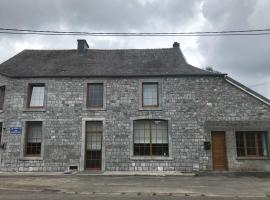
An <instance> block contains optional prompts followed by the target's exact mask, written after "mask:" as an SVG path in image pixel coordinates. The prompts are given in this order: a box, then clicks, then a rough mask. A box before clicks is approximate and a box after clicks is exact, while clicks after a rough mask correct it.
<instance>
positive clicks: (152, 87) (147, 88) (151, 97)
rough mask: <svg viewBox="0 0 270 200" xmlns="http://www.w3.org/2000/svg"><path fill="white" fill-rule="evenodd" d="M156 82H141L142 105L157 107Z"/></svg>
mask: <svg viewBox="0 0 270 200" xmlns="http://www.w3.org/2000/svg"><path fill="white" fill-rule="evenodd" d="M158 104H159V101H158V83H142V106H143V107H158Z"/></svg>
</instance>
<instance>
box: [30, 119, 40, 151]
mask: <svg viewBox="0 0 270 200" xmlns="http://www.w3.org/2000/svg"><path fill="white" fill-rule="evenodd" d="M26 126H27V132H26V154H27V155H39V154H40V153H41V143H42V122H27V125H26Z"/></svg>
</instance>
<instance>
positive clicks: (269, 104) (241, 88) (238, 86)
mask: <svg viewBox="0 0 270 200" xmlns="http://www.w3.org/2000/svg"><path fill="white" fill-rule="evenodd" d="M225 80H226V81H227V82H229V83H230V84H232V85H233V86H235V87H237V88H239V89H240V90H242V91H244V92H246V93H248V94H249V95H251V96H253V97H255V98H256V99H258V100H260V101H262V102H263V103H265V104H267V105H268V106H270V103H268V102H267V101H265V100H263V99H262V98H260V97H258V96H257V95H255V94H252V93H251V92H249V91H247V90H246V89H244V88H243V87H241V86H240V85H238V84H236V83H234V82H232V81H230V80H228V79H227V78H225Z"/></svg>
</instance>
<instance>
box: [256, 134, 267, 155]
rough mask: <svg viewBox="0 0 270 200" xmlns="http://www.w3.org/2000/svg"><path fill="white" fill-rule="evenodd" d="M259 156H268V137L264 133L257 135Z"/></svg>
mask: <svg viewBox="0 0 270 200" xmlns="http://www.w3.org/2000/svg"><path fill="white" fill-rule="evenodd" d="M258 147H259V156H263V157H266V156H268V137H267V133H266V132H261V133H258Z"/></svg>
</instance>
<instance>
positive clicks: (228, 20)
mask: <svg viewBox="0 0 270 200" xmlns="http://www.w3.org/2000/svg"><path fill="white" fill-rule="evenodd" d="M269 10H270V1H269V0H237V1H236V0H226V1H220V0H181V1H180V0H46V1H44V0H24V1H22V0H0V27H1V28H19V29H37V30H57V31H88V32H188V31H223V30H241V29H266V28H270V20H269V19H270V12H269ZM77 39H86V40H87V42H88V44H89V46H90V48H96V49H119V48H121V49H122V48H124V49H126V48H129V49H130V48H168V47H172V44H173V42H174V41H177V42H179V43H180V47H181V50H182V51H183V53H184V55H185V58H186V60H187V61H188V62H189V63H190V64H192V65H194V66H196V67H200V68H206V67H212V68H213V69H215V70H217V71H220V72H223V73H227V74H228V75H229V76H231V77H232V78H234V79H236V80H237V81H239V82H241V83H243V84H244V85H246V86H248V87H250V88H251V89H253V90H255V91H256V92H258V93H260V94H262V95H264V96H266V97H268V98H270V35H264V36H226V37H221V36H219V37H198V36H196V37H109V36H106V37H100V36H99V37H98V36H97V37H96V36H95V37H93V36H37V35H5V34H1V35H0V63H2V62H4V61H5V60H7V59H9V58H10V57H12V56H14V55H15V54H17V53H19V52H20V51H22V50H23V49H74V48H76V45H77Z"/></svg>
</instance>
